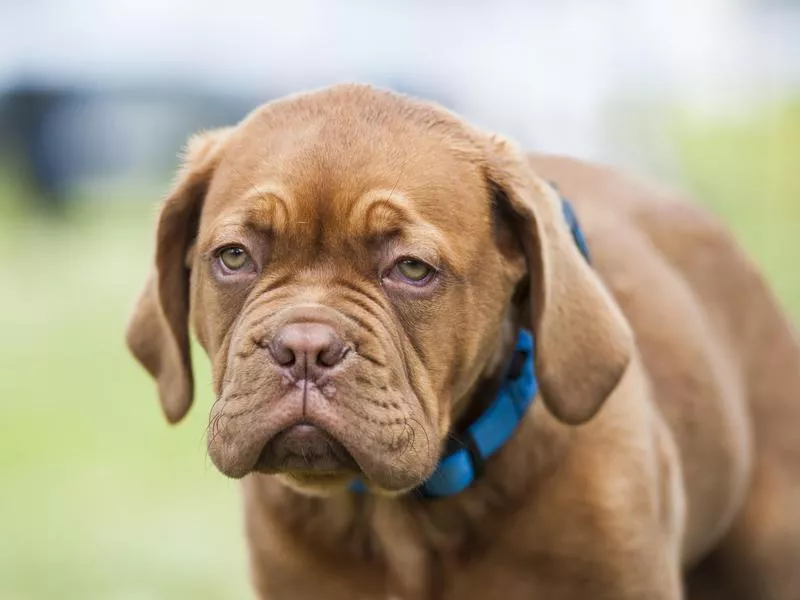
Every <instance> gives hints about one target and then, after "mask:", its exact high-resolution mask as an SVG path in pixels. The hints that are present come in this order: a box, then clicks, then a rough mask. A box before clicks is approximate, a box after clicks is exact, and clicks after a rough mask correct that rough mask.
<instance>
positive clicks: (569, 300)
mask: <svg viewBox="0 0 800 600" xmlns="http://www.w3.org/2000/svg"><path fill="white" fill-rule="evenodd" d="M490 145H491V148H490V150H489V157H488V161H487V166H486V170H487V177H488V179H489V185H490V188H491V189H492V190H493V191H494V193H495V196H496V197H495V199H494V201H495V202H498V203H503V204H505V207H504V208H505V212H506V213H508V214H509V219H510V221H511V223H510V227H511V228H512V231H513V232H514V234H515V235H516V236H517V237H518V238H519V241H520V243H521V246H522V248H523V251H524V253H525V258H526V261H527V265H528V275H529V279H530V289H529V293H528V294H527V301H528V302H530V306H529V307H525V308H526V309H527V308H529V310H524V311H523V312H524V313H527V314H529V315H530V317H529V318H530V323H529V326H530V328H531V330H532V331H533V333H534V339H535V344H536V353H535V359H536V372H537V377H538V379H539V384H540V387H541V391H542V397H543V399H544V401H545V404H546V405H547V407H548V408H549V409H550V411H551V412H552V413H553V414H554V415H555V416H556V417H557V418H558V419H559V420H561V421H563V422H565V423H569V424H580V423H583V422H585V421H588V420H589V419H591V418H592V417H593V416H594V415H595V414H596V413H597V411H598V410H599V409H600V406H601V405H602V404H603V401H604V400H605V399H606V398H607V397H608V395H609V394H610V393H611V392H612V391H613V390H614V388H615V387H616V386H617V384H618V383H619V381H620V379H621V378H622V375H623V373H624V372H625V369H626V368H627V366H628V363H629V362H630V359H631V355H632V353H633V334H632V333H631V329H630V326H629V325H628V323H627V321H626V319H625V318H624V317H623V315H622V313H621V311H620V310H619V308H618V306H617V304H616V303H615V302H614V300H613V299H612V298H611V296H610V294H609V292H608V291H607V290H606V288H605V287H604V286H603V284H602V283H601V282H600V279H599V278H598V277H597V274H596V273H595V272H594V271H593V270H592V268H591V267H590V266H589V264H588V263H587V261H586V260H585V259H584V257H583V255H582V254H581V252H580V250H579V249H578V247H577V245H576V244H575V241H574V240H573V237H572V233H571V231H570V229H569V226H568V225H567V223H566V221H565V219H564V215H563V212H562V206H561V199H560V198H559V196H558V194H557V193H556V192H555V191H554V190H553V188H552V187H551V186H549V185H547V184H546V183H545V182H543V181H541V180H540V179H539V178H538V177H536V175H535V174H534V173H533V170H532V169H531V167H530V165H529V164H528V161H527V159H526V158H525V156H524V155H523V154H522V152H521V151H520V150H518V149H517V148H516V147H515V146H514V145H513V144H512V143H511V142H509V141H507V140H504V139H502V138H499V137H493V138H492V139H491V142H490Z"/></svg>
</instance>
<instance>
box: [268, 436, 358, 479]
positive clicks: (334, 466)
mask: <svg viewBox="0 0 800 600" xmlns="http://www.w3.org/2000/svg"><path fill="white" fill-rule="evenodd" d="M253 470H254V471H258V472H260V473H268V474H274V473H296V474H299V475H304V474H307V475H315V476H316V475H319V476H324V475H339V474H343V473H359V472H360V471H361V470H360V468H359V466H358V463H357V462H356V460H355V459H354V458H353V456H352V455H351V454H350V452H348V450H347V449H346V448H345V447H344V446H343V445H342V444H341V443H340V442H339V441H337V440H336V439H335V438H334V437H333V436H331V435H330V434H329V433H328V432H326V431H325V430H324V429H322V428H320V427H317V426H316V425H312V424H309V423H298V424H296V425H292V426H291V427H287V428H286V429H284V430H283V431H281V432H280V433H278V434H277V435H276V436H275V437H273V438H272V439H271V440H270V441H269V442H267V444H266V445H265V446H264V449H263V450H262V451H261V454H260V455H259V456H258V460H257V461H256V464H255V465H254V467H253Z"/></svg>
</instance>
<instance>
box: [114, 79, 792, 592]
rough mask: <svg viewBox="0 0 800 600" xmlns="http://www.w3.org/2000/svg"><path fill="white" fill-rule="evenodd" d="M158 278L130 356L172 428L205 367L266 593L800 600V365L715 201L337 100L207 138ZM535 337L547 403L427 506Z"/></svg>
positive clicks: (167, 211)
mask: <svg viewBox="0 0 800 600" xmlns="http://www.w3.org/2000/svg"><path fill="white" fill-rule="evenodd" d="M547 182H553V183H555V184H556V185H557V186H558V189H559V190H560V192H561V193H563V195H564V196H565V197H568V198H570V199H571V200H572V201H573V202H574V204H575V207H576V212H577V214H578V215H579V218H580V221H581V223H582V225H583V227H584V230H585V233H586V237H587V239H588V244H589V248H590V251H591V259H592V262H591V265H590V264H589V263H588V262H587V261H586V260H584V257H583V256H582V255H581V252H580V251H579V249H578V247H577V246H576V244H575V243H574V241H573V237H572V235H571V234H570V229H569V227H568V226H567V222H566V221H565V219H564V217H563V215H562V210H561V200H560V198H559V195H558V193H556V192H555V191H554V189H553V188H552V187H551V186H550V185H549V183H547ZM155 262H156V264H155V270H154V272H153V275H152V277H151V278H150V280H149V283H148V284H147V287H146V289H145V290H144V293H143V295H142V296H141V298H140V300H139V303H138V305H137V308H136V311H135V314H134V316H133V319H132V321H131V324H130V327H129V331H128V343H129V345H130V347H131V349H132V350H133V353H134V354H135V355H136V357H137V358H138V359H139V360H140V361H141V362H142V363H143V364H144V366H145V367H146V368H147V369H148V371H149V372H150V373H151V374H152V375H153V376H154V377H155V378H156V380H157V382H158V388H159V394H160V397H161V402H162V406H163V408H164V412H165V413H166V416H167V418H168V419H169V420H170V421H171V422H176V421H178V420H180V419H181V418H182V417H183V416H184V414H186V411H187V410H188V409H189V405H190V403H191V401H192V374H191V368H190V359H189V329H190V323H191V329H193V330H194V332H195V334H196V337H197V339H198V340H199V342H200V344H201V345H202V346H203V348H204V349H205V350H206V352H207V353H208V355H209V357H210V359H211V361H212V364H213V379H214V388H215V392H216V395H217V400H216V402H215V404H214V406H213V409H212V412H211V424H210V428H209V440H208V446H209V453H210V456H211V458H212V460H213V461H214V463H215V464H216V465H217V467H218V468H219V469H220V471H222V472H223V473H224V474H226V475H228V476H230V477H236V478H243V486H244V493H245V498H246V518H247V532H248V537H249V542H250V550H251V556H252V569H253V573H254V579H255V585H256V587H257V589H258V592H259V594H260V597H261V598H264V599H271V600H274V599H293V600H294V599H304V598H309V599H317V598H332V599H337V598H341V599H345V600H352V599H356V598H363V599H370V598H374V599H379V598H380V599H387V598H408V599H413V598H447V599H454V600H474V599H484V598H504V599H507V600H512V599H523V598H524V599H531V598H541V599H545V600H558V599H588V598H607V599H623V600H624V599H634V598H641V599H647V600H657V599H665V600H676V599H678V598H681V597H684V595H688V597H690V598H712V597H717V596H715V594H718V595H719V596H718V597H720V598H751V599H759V600H762V599H763V600H797V599H800V439H799V438H800V348H799V347H798V344H797V341H796V340H795V339H794V338H793V334H792V330H791V327H790V325H789V323H788V322H787V320H786V318H785V317H784V315H783V314H782V312H781V310H780V308H779V307H778V305H777V303H776V302H775V300H774V298H773V296H772V294H771V293H770V291H769V290H768V288H767V286H766V285H765V283H764V281H763V280H762V278H761V277H760V276H759V274H758V272H757V270H756V269H755V268H754V267H753V265H752V264H751V263H750V262H749V261H748V260H747V259H746V258H745V257H744V256H743V255H742V253H741V251H740V250H739V249H738V247H737V246H736V244H735V243H734V242H733V241H732V240H731V239H730V237H729V235H728V234H727V233H726V231H725V230H724V228H722V227H721V226H720V225H719V224H718V223H717V222H716V221H715V220H713V219H712V218H710V217H709V216H708V215H707V214H705V213H704V212H702V211H701V210H699V209H698V208H695V207H694V206H691V205H689V204H686V203H683V202H680V201H676V200H674V199H672V198H668V197H664V196H663V195H659V194H657V193H655V192H653V191H652V190H649V189H647V188H644V187H641V186H640V185H638V184H637V183H635V182H632V181H630V180H628V179H625V178H623V177H621V176H619V175H617V174H616V173H614V172H611V171H608V170H606V169H603V168H599V167H596V166H592V165H587V164H584V163H580V162H576V161H572V160H569V159H564V158H553V157H532V158H530V159H527V158H526V157H524V156H523V155H522V154H521V153H520V152H519V151H518V150H517V149H516V148H515V147H514V146H513V145H512V144H511V143H509V142H508V141H505V140H502V139H500V138H498V137H496V136H489V135H485V134H483V133H481V132H479V131H477V130H475V129H473V128H471V127H469V126H468V125H466V124H465V123H463V122H462V121H461V120H459V119H458V118H456V117H455V116H453V115H452V114H450V113H448V112H446V111H444V110H442V109H441V108H438V107H436V106H433V105H430V104H425V103H421V102H417V101H412V100H409V99H407V98H404V97H401V96H398V95H395V94H392V93H388V92H381V91H376V90H373V89H371V88H368V87H363V86H339V87H335V88H331V89H328V90H324V91H320V92H316V93H312V94H307V95H301V96H296V97H292V98H289V99H285V100H282V101H278V102H273V103H270V104H268V105H266V106H264V107H262V108H260V109H258V110H256V111H255V112H254V113H252V114H251V115H250V116H249V117H248V118H247V119H245V120H244V121H243V122H242V123H241V124H240V125H238V126H237V127H235V128H230V129H222V130H216V131H211V132H208V133H205V134H202V135H199V136H197V137H196V138H194V139H193V140H192V141H191V142H190V144H189V148H188V152H187V155H186V158H185V166H184V168H183V171H182V172H181V174H180V176H179V178H178V182H177V185H176V186H175V189H174V190H173V192H172V193H171V195H170V196H169V198H168V199H167V200H166V203H165V205H164V207H163V210H162V212H161V216H160V220H159V224H158V233H157V248H156V259H155ZM520 328H527V329H530V330H531V331H532V332H533V334H534V338H535V366H536V373H537V377H538V380H539V385H540V389H541V394H540V395H539V397H537V399H536V401H535V402H534V404H533V405H532V408H530V409H529V410H528V411H527V412H526V413H525V414H524V417H523V418H522V420H521V422H520V424H519V427H518V428H517V430H516V432H515V433H514V435H513V436H512V437H511V439H510V440H508V441H507V443H505V444H504V445H503V447H502V449H501V450H500V451H499V452H498V453H497V454H495V455H494V456H492V457H491V458H490V459H489V460H488V461H487V463H486V464H485V472H484V473H483V474H482V475H481V476H480V477H478V478H477V479H476V480H475V481H474V482H473V483H472V485H470V486H469V487H468V489H466V490H464V491H463V492H461V493H457V494H452V495H449V496H447V497H444V498H438V499H428V498H421V497H420V496H419V495H418V494H417V493H416V492H415V491H414V490H415V488H418V486H420V485H421V484H423V483H424V482H426V480H428V478H429V477H430V476H431V474H432V473H433V472H434V471H435V470H436V469H437V463H438V461H439V460H440V457H441V455H442V452H443V448H444V444H445V442H446V441H447V440H448V438H449V437H450V436H451V435H456V434H457V433H458V432H459V431H463V430H464V428H466V427H467V426H469V425H470V423H472V422H473V421H475V419H477V418H478V417H479V416H480V415H481V414H483V413H484V411H485V410H486V408H487V406H489V405H490V404H491V402H492V400H493V399H494V398H495V397H496V395H497V393H498V389H499V388H500V387H501V386H502V385H503V384H502V381H503V378H504V376H505V373H506V372H507V369H508V364H509V361H510V360H511V357H512V355H514V340H515V337H516V332H517V331H518V330H519V329H520ZM356 479H360V480H363V482H364V483H365V484H366V486H367V488H368V491H367V492H366V493H358V492H356V491H354V490H353V489H351V485H352V483H353V481H354V480H356ZM687 589H688V594H687V592H686V591H685V590H687Z"/></svg>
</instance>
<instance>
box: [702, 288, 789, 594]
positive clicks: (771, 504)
mask: <svg viewBox="0 0 800 600" xmlns="http://www.w3.org/2000/svg"><path fill="white" fill-rule="evenodd" d="M748 279H749V281H748V282H747V284H748V285H747V294H748V298H747V300H748V302H747V304H748V308H749V313H748V314H749V316H748V317H747V321H746V322H744V323H742V327H741V329H742V337H743V338H744V340H743V342H744V343H743V345H744V347H745V349H746V350H745V352H746V357H747V365H748V370H747V373H746V375H747V379H748V382H747V383H748V394H749V400H750V402H749V404H750V406H749V408H750V413H751V420H752V424H753V439H754V454H755V456H754V463H753V474H752V480H751V483H750V488H749V491H748V494H747V497H746V500H745V503H744V506H743V508H742V510H741V511H740V512H739V514H738V516H737V518H736V519H735V520H734V523H733V525H732V527H731V528H730V530H729V531H728V533H727V535H726V537H725V538H724V539H723V540H722V543H721V544H720V545H719V546H718V548H717V549H716V550H715V551H714V553H713V554H712V555H711V556H710V557H708V559H707V560H706V562H705V564H704V565H702V566H701V569H702V570H705V571H706V573H705V574H706V576H707V577H706V578H707V579H708V578H709V577H715V578H716V579H717V587H719V588H720V589H726V590H727V591H726V592H725V595H724V597H725V598H730V599H731V600H739V599H741V600H798V599H800V345H798V342H797V339H796V337H795V335H794V334H793V331H792V329H791V326H790V325H789V324H788V323H787V320H786V318H785V317H784V316H783V314H782V313H781V311H780V309H779V307H778V306H777V303H776V302H775V300H774V299H773V298H772V295H771V293H770V292H769V290H768V289H767V288H766V286H765V285H764V283H763V281H762V280H761V278H760V277H758V276H752V275H751V276H749V278H748ZM691 592H693V590H692V588H691V587H690V595H689V598H690V600H705V598H708V597H709V596H701V595H694V594H693V593H691ZM698 593H699V592H698Z"/></svg>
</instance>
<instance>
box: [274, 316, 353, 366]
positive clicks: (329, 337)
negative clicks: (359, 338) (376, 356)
mask: <svg viewBox="0 0 800 600" xmlns="http://www.w3.org/2000/svg"><path fill="white" fill-rule="evenodd" d="M269 348H270V351H271V353H272V356H273V357H274V359H275V362H277V363H278V364H279V365H280V366H282V367H286V368H290V369H291V370H292V371H297V373H296V375H298V376H304V375H305V371H306V370H307V369H310V368H322V369H328V368H331V367H334V366H336V365H337V364H338V363H339V362H340V361H341V360H342V359H343V358H344V357H345V355H346V354H347V350H348V347H347V345H346V344H345V343H344V341H343V340H342V338H341V337H340V336H339V335H338V334H337V333H336V331H335V330H334V329H333V327H331V326H330V325H326V324H324V323H290V324H288V325H284V326H283V327H281V328H280V329H279V330H278V332H277V334H276V335H275V337H274V338H273V340H272V343H270V345H269Z"/></svg>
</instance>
